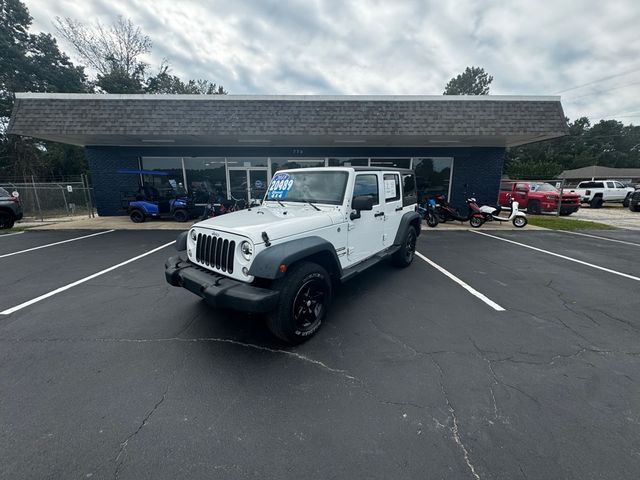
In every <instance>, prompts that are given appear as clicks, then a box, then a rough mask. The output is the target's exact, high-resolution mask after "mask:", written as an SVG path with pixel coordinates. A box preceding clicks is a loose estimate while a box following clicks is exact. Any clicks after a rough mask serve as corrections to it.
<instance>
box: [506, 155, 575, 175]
mask: <svg viewBox="0 0 640 480" xmlns="http://www.w3.org/2000/svg"><path fill="white" fill-rule="evenodd" d="M562 170H563V169H562V166H560V165H559V164H557V163H555V162H545V161H534V162H523V161H518V160H516V161H514V162H510V163H509V164H508V165H507V166H506V168H505V172H506V174H507V175H508V176H509V178H513V179H520V180H546V179H551V178H557V176H558V175H559V174H560V173H561V172H562Z"/></svg>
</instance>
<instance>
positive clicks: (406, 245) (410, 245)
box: [391, 226, 418, 268]
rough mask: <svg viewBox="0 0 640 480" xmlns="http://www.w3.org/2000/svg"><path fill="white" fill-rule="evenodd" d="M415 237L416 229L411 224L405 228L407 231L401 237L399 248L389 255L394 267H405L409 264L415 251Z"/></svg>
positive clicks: (416, 235) (416, 236)
mask: <svg viewBox="0 0 640 480" xmlns="http://www.w3.org/2000/svg"><path fill="white" fill-rule="evenodd" d="M417 238H418V234H417V233H416V229H415V228H413V227H412V226H411V227H409V228H407V233H406V235H405V236H404V238H403V239H402V243H401V244H400V249H399V250H398V251H397V252H396V253H394V254H393V256H392V257H391V262H392V263H393V264H394V265H395V266H396V267H400V268H405V267H408V266H409V265H411V262H413V257H415V253H416V240H417Z"/></svg>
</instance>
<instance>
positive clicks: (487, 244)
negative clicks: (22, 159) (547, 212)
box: [0, 230, 640, 479]
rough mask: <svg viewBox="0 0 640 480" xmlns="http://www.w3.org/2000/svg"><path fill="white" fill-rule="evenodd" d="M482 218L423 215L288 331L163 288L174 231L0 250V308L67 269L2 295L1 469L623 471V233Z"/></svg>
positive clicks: (627, 367) (629, 256)
mask: <svg viewBox="0 0 640 480" xmlns="http://www.w3.org/2000/svg"><path fill="white" fill-rule="evenodd" d="M92 233H97V232H87V231H84V232H81V233H77V232H59V233H55V234H54V233H51V232H26V233H25V234H22V235H16V236H13V237H7V238H0V255H3V254H7V253H11V252H16V251H19V250H25V249H29V248H34V247H37V246H42V245H47V244H51V243H55V242H60V241H65V240H69V239H71V238H74V237H80V236H83V235H88V234H92ZM485 233H489V234H490V236H487V235H478V234H476V233H473V232H468V231H436V230H430V231H428V232H425V233H424V234H423V235H422V236H421V237H420V239H419V242H418V251H419V252H420V253H421V254H422V255H423V256H424V257H425V258H426V259H428V260H429V261H430V262H431V263H428V262H427V261H425V260H424V259H423V258H419V257H417V258H416V259H415V260H414V263H413V265H411V266H410V267H409V268H408V269H405V270H397V269H394V268H392V267H391V266H389V265H387V264H380V265H377V266H375V267H373V268H372V269H370V270H369V271H368V272H367V273H365V274H364V275H361V276H360V277H357V278H356V279H354V280H352V281H351V282H349V283H347V284H346V285H344V286H342V287H341V288H340V290H339V291H338V292H337V295H336V298H335V303H334V306H333V309H332V312H331V314H330V317H329V319H328V320H327V321H326V323H325V325H324V326H323V328H322V329H321V330H320V332H319V333H318V335H317V336H316V337H314V338H313V339H312V340H311V341H309V342H308V343H306V344H304V345H301V346H299V347H296V348H286V347H284V346H283V345H281V344H279V343H278V342H277V341H275V340H273V339H272V338H271V337H270V336H269V334H268V332H267V330H266V328H265V326H264V325H263V321H262V319H261V318H260V317H258V316H250V315H245V314H239V313H236V312H228V311H215V310H212V309H210V308H209V307H207V306H206V305H205V304H204V302H202V301H200V300H199V299H198V298H197V297H195V296H194V295H192V294H190V293H188V292H186V291H184V290H182V289H176V288H172V287H170V286H168V285H167V284H166V283H165V281H164V277H163V271H164V268H163V264H164V260H165V258H166V257H167V256H169V255H171V254H172V253H173V250H172V248H171V247H170V246H166V245H167V243H168V242H170V241H172V240H173V239H174V238H175V232H167V231H165V232H161V231H152V232H149V231H147V232H133V231H131V232H123V231H116V232H110V233H105V234H101V235H95V236H93V237H89V238H84V239H80V240H74V241H72V242H67V243H62V244H58V245H52V246H50V247H47V248H43V249H39V250H33V251H29V252H25V253H22V254H19V255H13V256H8V257H4V258H0V271H2V274H3V279H4V281H3V282H2V283H0V310H3V311H6V310H7V309H10V308H11V307H15V306H17V305H20V304H23V303H24V302H28V301H29V300H31V299H34V298H38V297H40V296H42V295H43V294H46V293H47V292H52V291H55V290H56V289H59V288H60V287H63V286H68V285H71V284H73V283H74V282H76V281H78V280H81V279H86V281H83V282H82V283H79V284H77V285H75V286H72V287H70V288H68V289H66V290H64V291H61V292H59V293H57V294H55V295H52V296H50V297H47V298H44V299H42V300H41V301H38V302H36V303H33V304H30V305H27V306H26V307H24V308H21V309H19V310H15V311H13V312H12V313H10V314H5V315H2V314H0V391H2V392H3V393H2V395H1V400H0V405H1V407H0V425H1V429H2V432H3V435H2V436H1V437H0V464H1V465H3V467H2V473H0V476H1V477H3V478H43V477H58V478H80V477H81V478H91V477H93V478H105V477H113V478H136V477H138V478H180V477H182V478H184V477H190V478H249V477H251V478H253V477H258V478H294V477H295V478H365V477H366V478H417V477H425V476H426V477H429V478H430V477H433V478H470V479H477V478H483V479H484V478H528V479H534V478H634V477H635V476H637V471H638V470H639V469H640V455H639V454H638V452H639V451H640V435H639V434H638V424H640V388H638V385H639V383H638V380H639V375H638V371H639V370H638V367H639V361H640V347H639V346H638V345H639V342H638V340H639V336H640V317H639V316H638V315H637V312H638V311H640V299H638V296H637V292H638V291H639V287H640V281H637V280H634V278H631V277H634V276H636V275H638V272H640V268H639V267H640V261H639V260H638V258H639V256H638V253H639V252H640V246H637V245H635V244H636V243H640V242H638V241H637V239H635V236H634V235H633V232H613V233H612V232H606V233H604V234H603V233H600V232H591V233H593V235H595V236H601V237H604V238H607V237H608V238H611V239H614V240H618V241H619V242H611V241H608V240H604V239H599V238H593V237H587V236H576V235H570V234H567V233H561V232H547V231H544V232H533V231H531V232H498V233H496V232H495V231H492V232H485ZM586 233H589V234H590V232H586ZM501 239H502V240H501ZM503 240H509V241H510V242H505V241H503ZM512 242H515V243H512ZM621 242H624V243H621ZM163 246H166V247H165V248H160V247H163ZM527 246H530V247H534V248H535V249H537V250H534V249H531V248H527ZM156 248H160V249H159V250H157V251H154V250H155V249H156ZM542 250H544V251H547V252H551V253H555V254H557V255H562V256H563V257H568V258H573V259H575V260H578V261H579V262H582V263H579V262H576V261H571V260H569V259H567V258H562V257H558V256H554V255H551V254H549V253H545V252H544V251H542ZM149 252H152V253H149ZM145 253H148V255H146V256H143V257H140V258H138V259H136V260H133V261H131V262H130V263H126V264H123V262H126V261H128V260H131V259H134V258H136V257H138V256H140V255H142V254H145ZM121 264H122V265H121ZM434 264H435V265H437V266H438V267H440V269H437V268H434ZM587 264H592V265H595V266H599V267H603V268H606V269H609V270H612V271H616V272H619V273H622V274H624V275H627V276H623V275H619V274H616V273H612V272H608V271H605V270H602V269H598V268H594V267H593V266H589V265H587ZM118 265H121V266H118ZM115 266H118V267H117V268H114V269H112V270H110V271H106V272H105V273H103V274H102V275H100V276H97V277H95V278H90V277H91V275H92V274H94V273H97V272H102V271H104V270H106V269H109V268H110V267H115ZM444 272H447V273H448V274H449V275H446V274H445V273H444ZM452 277H455V278H456V279H458V280H459V281H460V282H462V283H463V284H464V285H466V286H468V287H469V288H471V289H473V290H475V291H476V292H478V293H480V294H482V295H483V296H485V297H486V298H487V299H489V300H491V301H492V302H494V303H495V304H497V305H499V306H501V307H503V308H504V311H499V310H497V309H495V308H492V306H491V305H490V304H488V303H487V302H485V301H483V300H482V299H481V298H479V297H478V296H476V295H473V294H472V293H471V292H470V290H469V289H467V288H465V287H464V285H462V284H461V283H456V282H455V281H454V280H453V279H452Z"/></svg>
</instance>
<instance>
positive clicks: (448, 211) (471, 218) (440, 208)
mask: <svg viewBox="0 0 640 480" xmlns="http://www.w3.org/2000/svg"><path fill="white" fill-rule="evenodd" d="M435 201H436V206H435V213H436V217H437V219H438V221H440V222H442V223H445V222H447V221H450V220H455V221H458V222H467V221H468V222H469V224H470V225H471V226H472V227H473V228H478V227H480V226H482V224H483V223H484V222H485V214H484V213H483V212H481V211H480V207H479V206H478V204H477V202H476V199H475V198H473V197H470V198H467V206H468V207H469V213H468V214H467V215H461V214H460V213H459V212H458V210H456V209H455V208H454V207H453V206H451V205H450V204H449V202H447V199H446V197H445V196H444V195H436V196H435Z"/></svg>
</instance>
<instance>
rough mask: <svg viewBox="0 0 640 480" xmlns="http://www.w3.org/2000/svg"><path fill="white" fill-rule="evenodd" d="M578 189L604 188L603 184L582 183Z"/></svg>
mask: <svg viewBox="0 0 640 480" xmlns="http://www.w3.org/2000/svg"><path fill="white" fill-rule="evenodd" d="M578 188H604V183H602V182H580V183H579V184H578Z"/></svg>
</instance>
